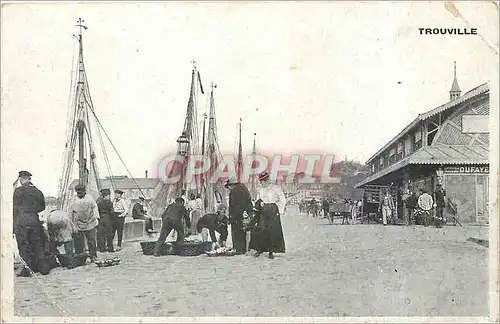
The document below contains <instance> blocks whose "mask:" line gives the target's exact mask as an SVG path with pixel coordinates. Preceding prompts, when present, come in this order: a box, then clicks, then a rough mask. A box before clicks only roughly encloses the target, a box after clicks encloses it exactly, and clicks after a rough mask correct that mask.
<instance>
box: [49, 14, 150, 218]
mask: <svg viewBox="0 0 500 324" xmlns="http://www.w3.org/2000/svg"><path fill="white" fill-rule="evenodd" d="M83 23H84V20H83V19H81V18H79V19H78V20H77V24H76V27H78V30H79V33H78V34H77V35H73V37H74V38H75V39H76V41H77V43H78V56H77V59H76V60H73V63H74V66H73V69H72V77H71V86H70V100H69V109H68V115H67V124H66V145H65V149H64V155H63V163H62V164H63V165H62V175H61V178H60V179H59V190H58V202H59V206H58V209H59V210H64V211H67V209H68V207H69V204H70V200H71V199H72V197H73V196H74V192H73V190H72V189H73V188H71V183H72V182H73V181H72V180H73V176H74V171H75V170H74V161H75V154H76V153H78V154H77V159H76V160H77V163H78V182H79V183H81V184H83V185H85V186H86V187H87V192H88V193H89V194H90V195H92V196H93V197H94V199H95V198H97V197H98V196H99V192H100V190H101V189H103V188H102V185H101V182H100V173H99V172H100V168H99V165H98V164H99V163H98V162H97V153H96V145H95V140H96V139H97V140H98V141H99V146H100V148H101V151H102V158H103V160H104V162H105V164H106V171H107V173H108V178H109V179H110V184H111V187H112V188H106V189H112V191H113V190H114V189H116V185H115V182H114V181H113V172H112V169H111V165H110V160H109V156H108V154H107V150H106V144H108V145H110V146H111V147H112V149H113V150H114V151H115V153H116V155H117V156H118V159H119V160H120V162H121V163H122V164H123V166H124V168H125V169H126V171H127V173H128V174H129V175H130V177H131V179H132V180H133V181H134V183H135V185H136V186H137V189H138V190H139V192H140V193H141V195H143V196H144V194H143V192H142V190H141V188H140V186H139V185H138V183H137V181H135V179H134V177H133V176H132V175H131V174H130V171H129V169H128V168H127V166H126V165H125V162H124V161H123V159H122V158H121V156H120V154H119V153H118V151H117V150H116V147H115V145H114V144H113V142H112V141H111V138H110V137H109V136H108V133H107V132H106V129H105V128H104V126H103V124H102V122H101V121H100V119H99V118H98V116H97V113H96V109H95V106H94V103H93V101H92V97H91V94H90V87H89V82H88V78H87V72H86V69H85V63H84V59H83V31H84V30H87V29H88V27H87V26H85V25H83ZM75 67H76V68H75ZM95 135H97V136H95ZM103 135H104V136H103ZM105 139H106V140H107V141H105Z"/></svg>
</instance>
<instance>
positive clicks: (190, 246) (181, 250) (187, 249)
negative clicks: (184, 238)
mask: <svg viewBox="0 0 500 324" xmlns="http://www.w3.org/2000/svg"><path fill="white" fill-rule="evenodd" d="M211 249H212V242H182V243H176V244H175V245H174V253H175V254H176V255H180V256H198V255H200V254H204V253H205V252H207V251H210V250H211Z"/></svg>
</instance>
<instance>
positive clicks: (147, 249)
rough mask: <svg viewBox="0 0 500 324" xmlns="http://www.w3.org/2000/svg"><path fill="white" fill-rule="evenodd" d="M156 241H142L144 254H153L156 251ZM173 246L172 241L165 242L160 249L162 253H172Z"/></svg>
mask: <svg viewBox="0 0 500 324" xmlns="http://www.w3.org/2000/svg"><path fill="white" fill-rule="evenodd" d="M155 245H156V241H146V242H141V248H142V253H143V254H144V255H153V254H154V252H155ZM172 254H174V253H173V248H172V244H170V243H163V245H162V246H161V249H160V255H172Z"/></svg>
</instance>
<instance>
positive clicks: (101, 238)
mask: <svg viewBox="0 0 500 324" xmlns="http://www.w3.org/2000/svg"><path fill="white" fill-rule="evenodd" d="M96 203H97V208H98V210H99V217H100V219H99V226H98V228H97V247H98V249H99V252H101V253H102V252H106V251H108V252H114V251H115V249H114V248H113V220H112V219H113V213H114V210H113V203H112V202H111V190H109V189H102V190H101V196H100V197H99V198H97V201H96Z"/></svg>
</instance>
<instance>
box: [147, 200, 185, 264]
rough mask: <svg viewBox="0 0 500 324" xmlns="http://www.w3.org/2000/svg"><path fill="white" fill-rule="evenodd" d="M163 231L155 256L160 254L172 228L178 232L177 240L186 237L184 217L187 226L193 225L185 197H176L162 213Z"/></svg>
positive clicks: (180, 240) (179, 240)
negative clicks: (185, 205) (185, 203)
mask: <svg viewBox="0 0 500 324" xmlns="http://www.w3.org/2000/svg"><path fill="white" fill-rule="evenodd" d="M161 219H162V221H161V231H160V237H158V241H156V245H155V252H154V256H160V250H161V246H162V245H163V243H165V240H166V239H167V236H168V234H170V232H171V231H172V230H175V231H176V232H177V242H182V241H183V239H184V224H183V223H182V220H183V219H184V220H185V222H186V225H187V227H191V220H190V219H189V213H188V212H187V209H186V207H184V199H182V198H176V199H175V202H174V203H173V204H170V205H168V207H167V209H165V211H164V212H163V214H162V215H161Z"/></svg>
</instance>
